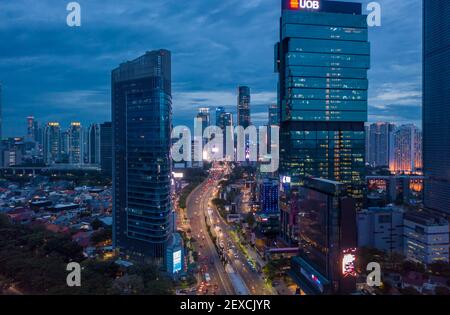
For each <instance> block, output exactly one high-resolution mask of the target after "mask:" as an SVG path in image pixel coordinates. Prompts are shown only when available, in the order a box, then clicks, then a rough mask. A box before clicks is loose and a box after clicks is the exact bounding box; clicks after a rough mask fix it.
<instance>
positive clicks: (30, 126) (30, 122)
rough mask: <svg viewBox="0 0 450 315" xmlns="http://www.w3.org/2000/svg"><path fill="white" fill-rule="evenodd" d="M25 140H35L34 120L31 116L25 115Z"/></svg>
mask: <svg viewBox="0 0 450 315" xmlns="http://www.w3.org/2000/svg"><path fill="white" fill-rule="evenodd" d="M25 140H26V141H28V142H35V141H36V121H35V120H34V117H33V116H28V117H27V135H26V137H25Z"/></svg>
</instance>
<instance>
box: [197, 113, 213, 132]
mask: <svg viewBox="0 0 450 315" xmlns="http://www.w3.org/2000/svg"><path fill="white" fill-rule="evenodd" d="M197 119H200V120H201V125H202V135H203V134H204V132H205V129H206V128H208V127H209V126H210V125H211V115H210V114H209V108H207V107H201V108H199V109H198V113H197Z"/></svg>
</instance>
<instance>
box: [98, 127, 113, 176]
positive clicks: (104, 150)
mask: <svg viewBox="0 0 450 315" xmlns="http://www.w3.org/2000/svg"><path fill="white" fill-rule="evenodd" d="M100 166H101V169H102V172H103V173H104V174H106V175H109V176H112V167H113V136H112V123H111V122H105V123H103V124H101V125H100Z"/></svg>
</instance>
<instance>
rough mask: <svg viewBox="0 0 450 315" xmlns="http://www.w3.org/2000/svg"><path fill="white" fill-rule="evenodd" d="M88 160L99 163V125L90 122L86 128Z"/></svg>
mask: <svg viewBox="0 0 450 315" xmlns="http://www.w3.org/2000/svg"><path fill="white" fill-rule="evenodd" d="M88 162H89V164H97V165H98V164H100V125H99V124H91V125H90V126H89V130H88Z"/></svg>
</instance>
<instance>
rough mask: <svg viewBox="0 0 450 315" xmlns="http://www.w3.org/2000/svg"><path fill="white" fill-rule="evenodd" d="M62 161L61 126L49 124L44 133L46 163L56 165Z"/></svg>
mask: <svg viewBox="0 0 450 315" xmlns="http://www.w3.org/2000/svg"><path fill="white" fill-rule="evenodd" d="M60 159H61V126H60V125H59V123H57V122H49V123H48V124H47V126H46V128H45V131H44V161H45V162H46V163H47V164H54V163H56V162H59V161H60Z"/></svg>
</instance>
